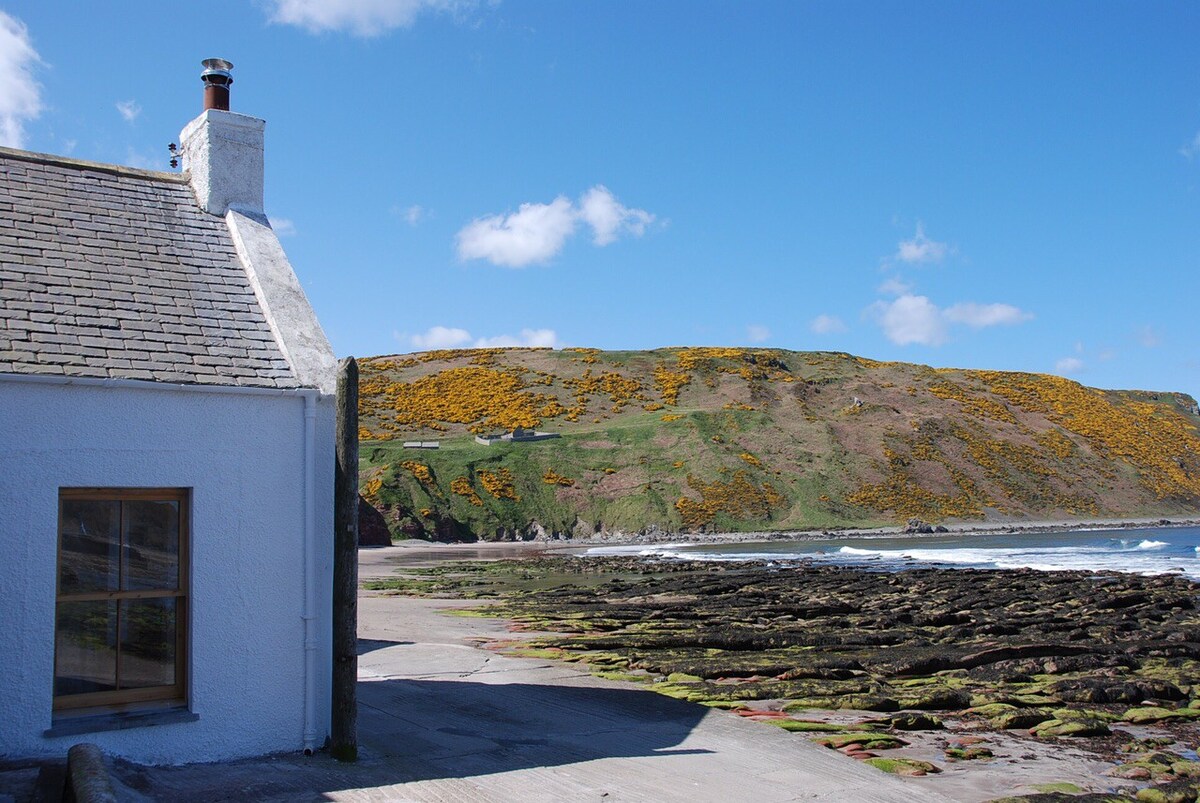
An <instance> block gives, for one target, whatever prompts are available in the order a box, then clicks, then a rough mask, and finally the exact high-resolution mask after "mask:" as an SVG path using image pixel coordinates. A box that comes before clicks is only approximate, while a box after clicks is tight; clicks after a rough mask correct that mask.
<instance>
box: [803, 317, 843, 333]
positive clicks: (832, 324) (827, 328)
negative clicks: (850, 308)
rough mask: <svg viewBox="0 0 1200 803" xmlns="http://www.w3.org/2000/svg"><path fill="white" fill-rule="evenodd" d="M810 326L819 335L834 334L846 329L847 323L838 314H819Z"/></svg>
mask: <svg viewBox="0 0 1200 803" xmlns="http://www.w3.org/2000/svg"><path fill="white" fill-rule="evenodd" d="M808 328H809V329H811V330H812V331H813V332H814V333H816V334H818V335H832V334H837V333H838V332H844V331H846V324H844V323H842V319H841V318H839V317H837V316H836V315H824V314H822V315H818V316H817V317H815V318H813V319H812V322H811V323H809V325H808Z"/></svg>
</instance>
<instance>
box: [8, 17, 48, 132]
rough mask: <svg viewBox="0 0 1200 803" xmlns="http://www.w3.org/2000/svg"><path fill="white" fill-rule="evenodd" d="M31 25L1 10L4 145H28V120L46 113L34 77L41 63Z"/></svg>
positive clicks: (40, 90) (40, 91)
mask: <svg viewBox="0 0 1200 803" xmlns="http://www.w3.org/2000/svg"><path fill="white" fill-rule="evenodd" d="M41 61H42V60H41V57H40V56H38V53H37V51H36V50H34V47H33V40H32V39H30V37H29V29H28V28H26V27H25V23H23V22H21V20H19V19H17V18H16V17H13V16H10V15H8V14H5V13H4V12H3V11H0V145H4V146H7V147H10V148H22V147H24V146H25V123H27V122H29V121H30V120H36V119H37V117H38V115H40V114H41V113H42V88H41V86H40V85H39V84H38V82H37V81H36V80H34V77H33V70H34V68H35V67H36V66H37V65H39V64H40V63H41Z"/></svg>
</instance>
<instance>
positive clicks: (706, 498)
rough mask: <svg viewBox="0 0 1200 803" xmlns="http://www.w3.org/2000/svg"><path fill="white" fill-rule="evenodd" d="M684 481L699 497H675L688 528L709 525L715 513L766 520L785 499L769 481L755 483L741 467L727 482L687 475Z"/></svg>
mask: <svg viewBox="0 0 1200 803" xmlns="http://www.w3.org/2000/svg"><path fill="white" fill-rule="evenodd" d="M687 484H688V487H690V488H691V489H692V490H693V491H695V492H696V493H698V494H699V495H700V499H699V501H697V500H695V499H691V498H689V497H686V496H681V497H679V499H677V500H675V509H676V510H678V511H679V516H680V518H682V519H683V523H684V525H685V526H686V527H687V528H688V529H692V530H695V529H699V528H700V527H703V526H705V525H707V524H710V523H711V522H712V521H713V519H715V518H716V516H717V514H718V513H726V514H728V515H730V516H733V517H734V518H739V519H748V518H753V519H769V518H770V517H771V510H772V509H773V508H776V507H781V506H783V505H784V504H786V502H787V500H786V499H785V498H784V496H783V494H781V493H779V491H777V490H775V488H774V487H772V485H771V484H770V483H769V482H764V483H762V484H761V485H755V484H754V483H753V482H751V481H750V480H749V479H748V478H747V476H746V472H745V471H743V470H741V469H738V470H737V471H735V472H734V473H733V477H732V478H731V479H730V480H729V481H728V482H722V481H721V480H716V481H715V482H704V481H703V480H700V479H698V478H696V477H694V476H692V475H691V474H689V475H688V478H687Z"/></svg>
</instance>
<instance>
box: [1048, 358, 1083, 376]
mask: <svg viewBox="0 0 1200 803" xmlns="http://www.w3.org/2000/svg"><path fill="white" fill-rule="evenodd" d="M1082 370H1083V360H1081V359H1079V358H1078V357H1063V358H1062V359H1061V360H1059V361H1058V362H1056V363H1054V373H1056V374H1062V375H1063V376H1067V375H1069V374H1077V373H1079V372H1080V371H1082Z"/></svg>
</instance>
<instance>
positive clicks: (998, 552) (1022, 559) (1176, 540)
mask: <svg viewBox="0 0 1200 803" xmlns="http://www.w3.org/2000/svg"><path fill="white" fill-rule="evenodd" d="M586 554H588V555H644V556H647V557H657V558H664V559H669V560H694V561H749V560H755V561H768V562H775V563H778V564H780V565H786V564H791V563H795V562H798V561H808V562H812V563H815V564H828V565H832V566H855V567H860V568H868V569H874V570H878V571H899V570H902V569H912V568H918V567H941V568H975V569H1017V568H1028V569H1039V570H1044V571H1051V570H1056V569H1084V570H1092V571H1108V572H1132V573H1136V574H1179V575H1183V576H1185V577H1189V578H1191V579H1193V580H1200V527H1146V528H1123V529H1117V530H1111V529H1094V530H1067V531H1050V532H1046V531H1041V532H1015V533H990V532H989V533H965V534H963V533H959V534H947V535H920V536H904V537H898V536H894V535H892V536H866V535H861V536H853V537H844V538H839V537H827V538H818V539H813V538H807V539H803V540H794V541H792V540H787V541H763V542H740V543H728V544H703V545H698V544H687V543H677V544H654V545H635V544H630V545H623V546H612V547H596V548H594V549H590V550H588V552H587V553H586Z"/></svg>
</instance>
